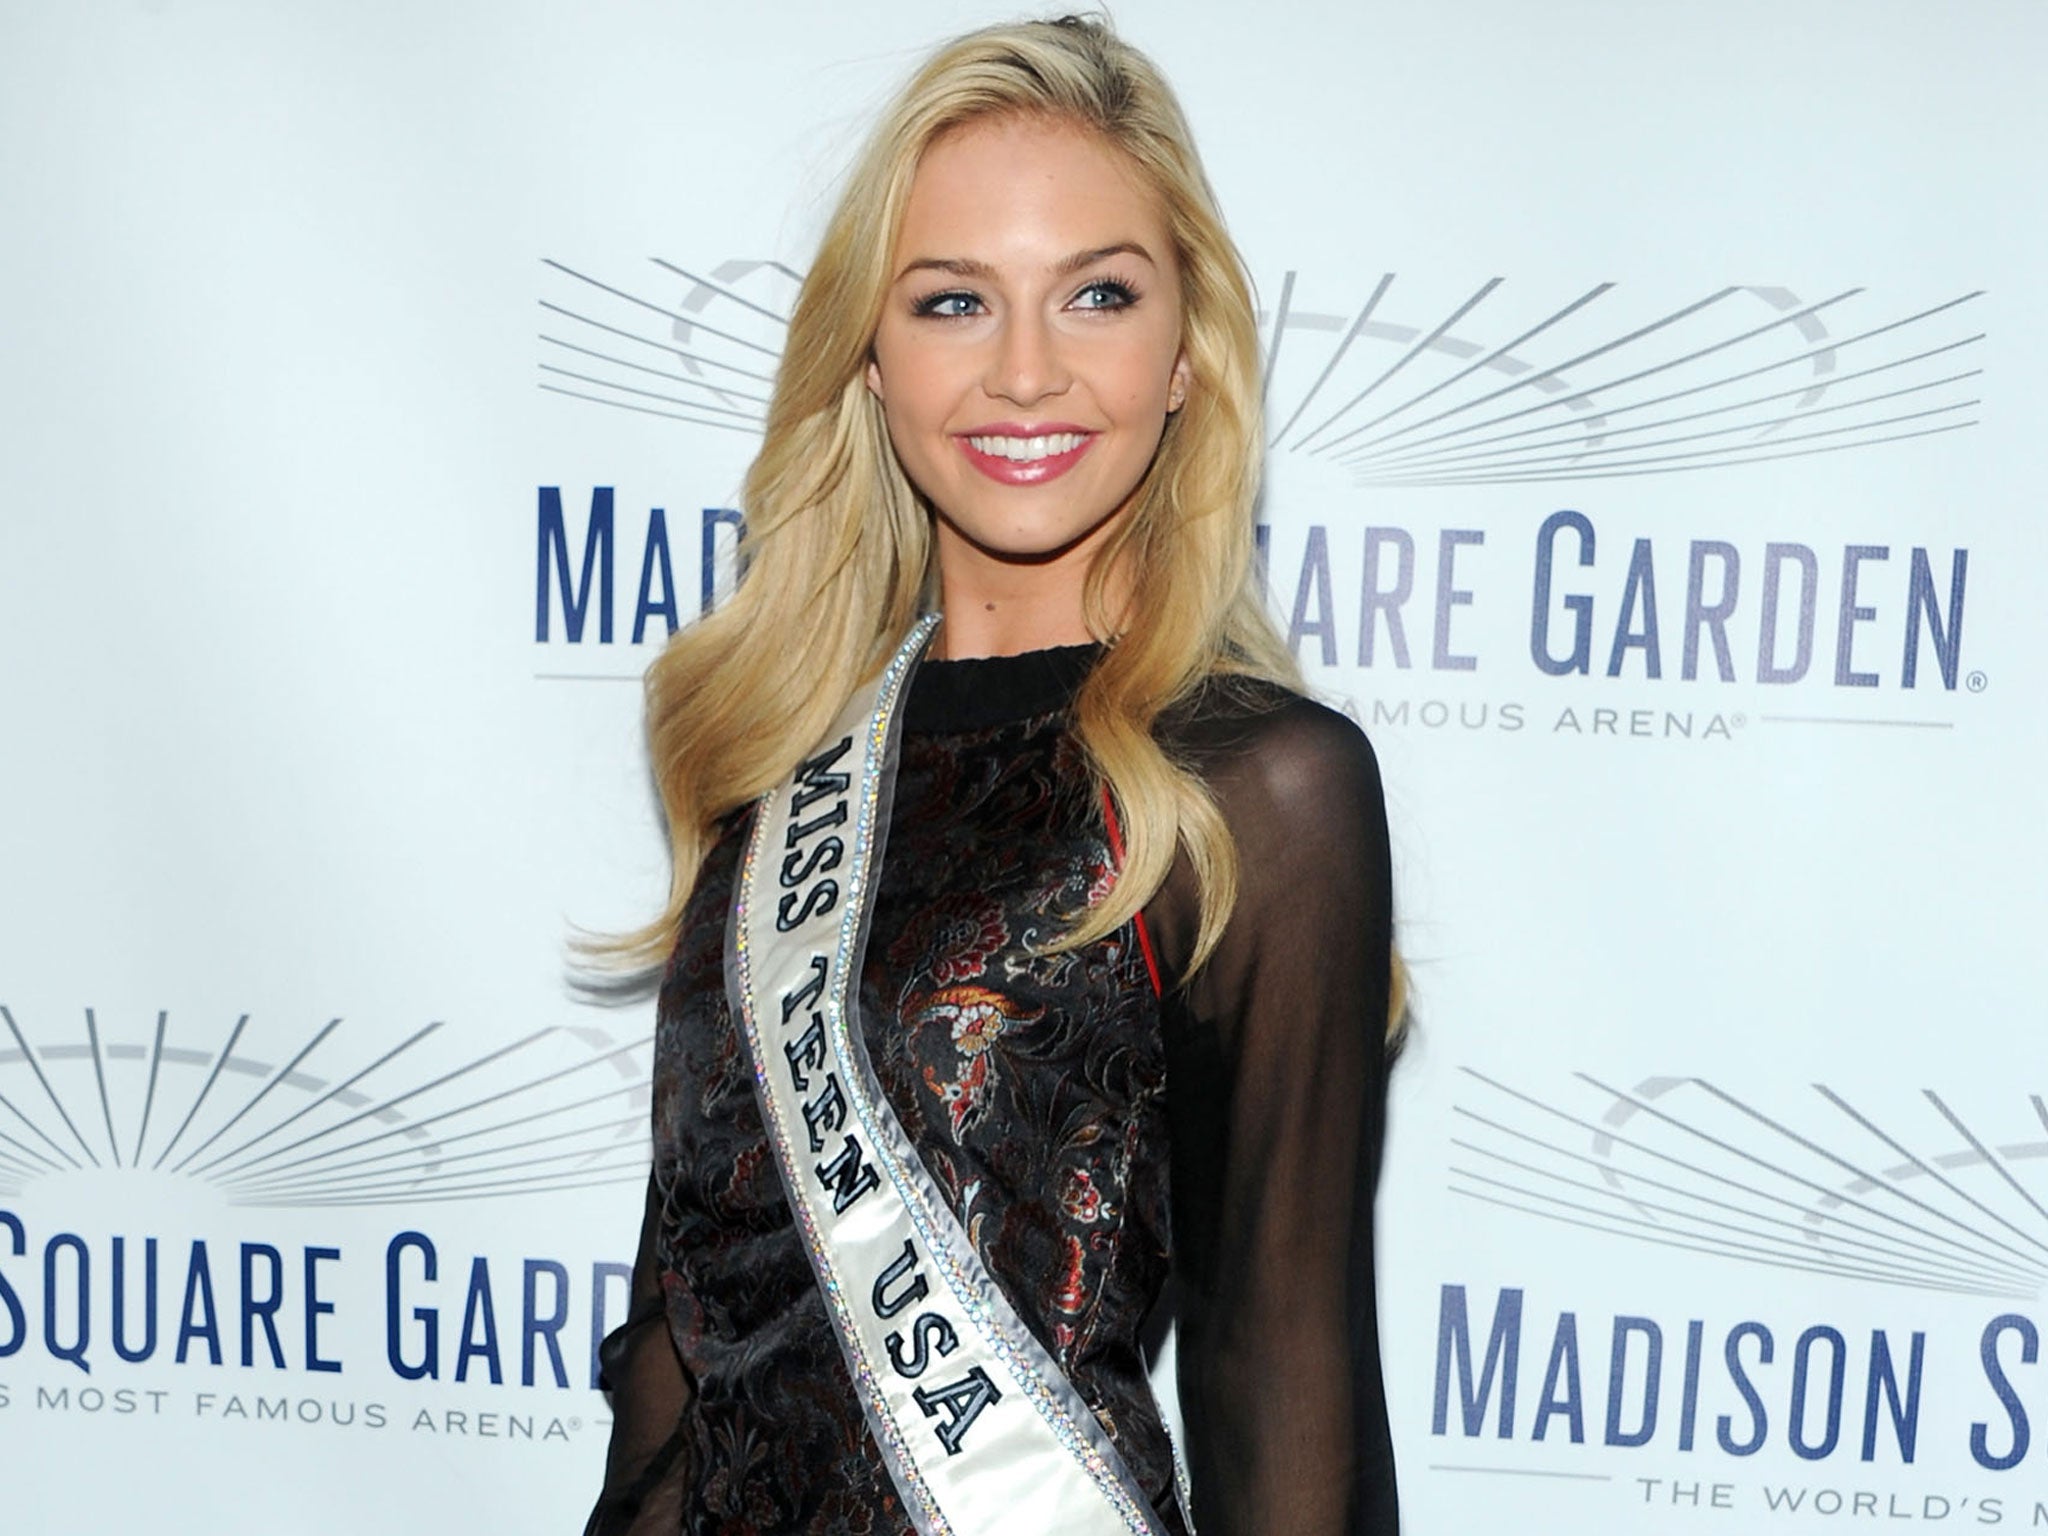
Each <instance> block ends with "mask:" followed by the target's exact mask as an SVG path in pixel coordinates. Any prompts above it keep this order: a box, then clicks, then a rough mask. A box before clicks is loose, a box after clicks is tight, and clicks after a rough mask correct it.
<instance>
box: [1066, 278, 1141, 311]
mask: <svg viewBox="0 0 2048 1536" xmlns="http://www.w3.org/2000/svg"><path fill="white" fill-rule="evenodd" d="M1073 302H1074V305H1075V307H1076V308H1078V309H1128V308H1130V307H1131V305H1133V304H1135V303H1137V302H1138V295H1137V292H1136V290H1134V289H1133V288H1132V287H1131V285H1130V284H1129V283H1124V282H1119V281H1118V280H1117V279H1115V278H1113V277H1105V278H1103V279H1101V280H1100V281H1098V282H1093V283H1090V284H1089V285H1088V286H1087V287H1086V288H1083V289H1082V290H1081V291H1080V292H1079V293H1077V294H1075V295H1074V299H1073Z"/></svg>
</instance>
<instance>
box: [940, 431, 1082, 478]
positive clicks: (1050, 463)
mask: <svg viewBox="0 0 2048 1536" xmlns="http://www.w3.org/2000/svg"><path fill="white" fill-rule="evenodd" d="M954 441H955V442H957V443H959V445H960V451H961V452H962V453H964V454H966V456H967V462H968V463H970V464H972V465H973V466H974V467H975V468H976V469H978V470H980V471H981V472H982V473H983V474H984V475H987V476H988V477H989V478H990V479H991V480H996V481H1000V482H1001V483H1002V484H1004V485H1040V484H1043V483H1044V482H1045V481H1047V480H1052V479H1056V478H1058V477H1059V476H1060V475H1063V474H1065V473H1066V472H1067V471H1068V470H1070V469H1072V468H1073V467H1074V465H1076V464H1077V463H1079V462H1080V460H1081V456H1082V455H1083V454H1085V453H1086V452H1087V451H1088V445H1089V444H1090V443H1092V442H1094V441H1095V434H1094V433H1093V432H1044V433H1038V434H1035V435H1033V436H1029V437H1026V436H1021V435H1016V434H1011V433H1002V432H975V433H967V434H962V435H961V436H959V437H956V438H955V439H954Z"/></svg>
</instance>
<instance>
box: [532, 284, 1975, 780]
mask: <svg viewBox="0 0 2048 1536" xmlns="http://www.w3.org/2000/svg"><path fill="white" fill-rule="evenodd" d="M799 280H800V274H798V273H797V272H796V271H795V270H793V269H792V268H790V267H788V266H785V265H783V264H782V263H779V262H772V261H727V262H723V263H721V264H718V265H715V266H709V267H707V268H705V269H703V270H701V271H698V270H692V269H690V268H687V267H684V266H680V265H677V264H675V263H672V262H669V261H667V260H663V259H656V260H654V261H653V262H652V263H651V264H649V265H648V266H646V267H645V268H642V269H640V270H638V271H636V272H634V273H632V274H630V275H620V274H618V273H616V272H613V271H610V270H608V269H607V270H605V271H602V272H600V271H595V270H592V269H590V268H589V267H587V266H585V265H572V264H569V263H565V262H560V261H555V260H552V259H550V260H547V261H545V262H544V263H543V283H542V295H541V297H540V300H539V313H540V322H541V323H540V325H539V326H538V328H537V333H536V348H537V352H538V359H537V383H538V386H539V388H540V389H542V390H543V391H546V392H548V393H549V394H551V395H553V396H555V397H557V398H560V399H562V400H564V401H566V402H573V403H574V405H575V407H576V408H577V409H588V408H590V407H593V406H596V407H604V408H607V409H609V410H611V411H614V412H625V413H630V414H634V415H638V416H643V417H646V418H648V419H649V421H650V424H651V425H653V426H655V427H656V428H657V429H659V430H671V429H672V430H675V431H677V432H681V433H685V434H688V435H689V436H690V437H693V438H694V439H695V440H696V441H698V442H699V443H709V442H715V441H718V440H721V439H724V440H732V441H735V442H737V443H738V444H739V445H740V452H741V455H742V457H743V456H744V452H745V450H746V447H747V445H748V444H749V443H750V442H751V441H752V440H755V439H758V436H759V433H760V431H761V426H762V422H763V420H764V418H765V412H766V408H767V402H768V397H769V391H770V389H771V388H772V383H773V378H774V372H775V368H776V366H777V364H778V362H779V360H780V355H781V348H782V344H783V341H784V339H785V336H786V332H787V324H788V312H789V306H790V304H791V302H792V300H793V298H794V295H795V293H796V290H797V285H798V282H799ZM1346 287H1347V285H1346V284H1343V283H1331V284H1317V283H1315V282H1313V281H1312V280H1311V279H1310V278H1309V277H1307V276H1305V275H1304V274H1302V273H1299V272H1294V271H1288V272H1285V273H1283V274H1282V275H1281V277H1280V281H1279V282H1278V284H1277V285H1275V290H1274V291H1273V292H1272V293H1271V295H1270V302H1269V304H1268V305H1267V307H1266V309H1265V310H1264V311H1263V312H1262V314H1261V316H1260V322H1261V327H1262V333H1263V345H1264V348H1265V362H1266V376H1267V385H1266V389H1267V398H1266V402H1265V404H1266V413H1267V420H1268V424H1269V436H1270V445H1269V459H1268V473H1267V480H1268V492H1267V495H1266V497H1265V500H1264V503H1263V507H1264V509H1265V510H1264V512H1263V513H1262V515H1263V516H1264V517H1265V518H1266V519H1267V523H1266V524H1265V525H1262V528H1261V539H1262V544H1263V545H1264V547H1265V550H1266V557H1267V565H1268V570H1267V575H1268V583H1269V590H1270V593H1271V597H1272V603H1273V608H1274V612H1275V615H1276V617H1277V618H1279V619H1280V620H1281V621H1282V622H1283V623H1284V624H1285V626H1286V629H1287V632H1288V636H1289V639H1290V641H1291V642H1292V644H1293V646H1294V648H1295V651H1296V653H1297V654H1298V655H1299V656H1300V657H1301V659H1302V661H1303V662H1304V664H1306V665H1307V666H1309V667H1310V669H1311V672H1312V674H1313V675H1315V676H1316V677H1317V679H1318V681H1319V682H1323V683H1327V684H1328V685H1330V686H1333V687H1336V688H1338V689H1340V690H1342V691H1343V692H1345V693H1348V694H1350V695H1351V696H1353V697H1354V698H1355V699H1356V700H1358V701H1359V706H1358V707H1359V708H1360V710H1361V718H1362V719H1363V720H1364V722H1365V723H1366V724H1367V726H1368V727H1369V728H1374V729H1379V730H1447V731H1468V732H1469V731H1490V732H1505V733H1516V732H1524V731H1527V732H1534V733H1544V734H1550V735H1553V736H1559V737H1569V738H1572V739H1577V740H1597V739H1603V738H1611V739H1622V738H1628V737H1635V738H1641V737H1646V736H1648V737H1656V738H1659V739H1663V740H1667V741H1707V742H1711V741H1729V740H1732V739H1734V738H1736V737H1737V736H1738V735H1742V734H1746V733H1750V732H1753V731H1754V730H1756V729H1758V728H1762V729H1780V730H1781V729H1784V728H1796V727H1802V726H1812V725H1816V724H1849V725H1855V724H1888V725H1892V724H1918V725H1931V726H1937V727H1942V728H1948V727H1952V726H1953V725H1955V724H1956V723H1957V721H1958V719H1959V718H1961V717H1962V716H1963V715H1965V714H1966V712H1967V700H1968V697H1969V696H1970V695H1972V694H1975V693H1979V692H1982V691H1983V690H1984V689H1985V688H1986V687H1987V686H1988V685H1989V680H1990V679H1989V673H1988V671H1987V670H1986V669H1985V668H1983V667H1980V666H1974V665H1972V664H1970V662H1968V661H1966V657H1967V656H1969V655H1970V654H1971V653H1970V651H1969V648H1968V646H1967V645H1966V626H1965V621H1966V618H1967V617H1968V615H1969V612H1970V608H1969V594H1970V586H1971V574H1972V572H1971V557H1972V551H1971V550H1970V549H1969V548H1968V547H1967V545H1963V544H1959V543H1957V542H1956V541H1955V540H1954V538H1953V536H1952V535H1951V534H1949V533H1947V532H1946V531H1944V526H1943V525H1944V523H1945V522H1946V521H1948V520H1947V519H1944V518H1940V517H1937V516H1935V515H1933V512H1934V510H1938V509H1930V512H1929V515H1927V516H1924V517H1919V516H1917V515H1916V518H1915V521H1914V523H1913V524H1912V526H1911V527H1910V528H1909V529H1908V531H1907V532H1906V533H1905V534H1903V535H1902V534H1901V533H1900V532H1899V528H1898V524H1897V522H1896V515H1895V514H1896V509H1892V512H1893V516H1892V517H1891V518H1890V520H1888V521H1887V522H1886V526H1884V527H1882V528H1880V527H1876V526H1866V524H1868V523H1869V517H1868V515H1867V514H1866V513H1864V512H1862V511H1861V510H1859V509H1856V508H1854V507H1850V508H1849V509H1848V510H1843V509H1841V508H1830V507H1822V508H1820V509H1819V510H1818V511H1817V512H1805V513H1770V514H1768V515H1766V514H1764V513H1758V514H1756V515H1754V516H1749V515H1741V514H1738V515H1735V516H1731V515H1730V513H1729V511H1728V504H1729V497H1730V495H1731V491H1730V487H1731V485H1748V486H1753V485H1754V484H1755V481H1754V479H1753V478H1752V479H1751V480H1749V481H1740V480H1739V479H1737V480H1731V478H1730V472H1732V471H1736V470H1739V469H1743V468H1744V467H1752V468H1753V467H1754V466H1772V465H1776V466H1779V471H1780V472H1790V471H1791V467H1792V466H1794V465H1795V464H1796V463H1797V462H1798V461H1814V462H1817V463H1825V462H1826V461H1828V460H1837V461H1841V462H1844V463H1869V462H1872V460H1871V456H1872V455H1891V456H1893V458H1892V460H1891V462H1910V461H1911V460H1912V458H1913V456H1915V455H1922V456H1924V455H1926V454H1928V453H1930V452H1938V451H1941V450H1940V449H1939V444H1940V442H1941V441H1942V440H1943V439H1951V438H1953V437H1954V436H1955V435H1956V434H1960V433H1967V432H1968V431H1969V430H1970V429H1971V428H1973V427H1975V426H1976V425H1977V424H1978V423H1979V420H1980V416H1981V411H1980V407H1981V404H1982V400H1981V393H1980V388H1979V386H1980V384H1981V380H1982V375H1983V346H1984V342H1985V333H1984V331H1983V330H1982V329H1981V324H1982V315H1981V311H1982V308H1983V297H1984V296H1983V295H1982V293H1981V292H1976V291H1962V292H1954V293H1944V294H1935V295H1930V296H1927V297H1926V298H1925V299H1923V300H1922V301H1920V302H1913V303H1899V302H1896V301H1891V300H1887V299H1885V298H1884V297H1882V296H1880V295H1876V294H1872V293H1870V292H1869V291H1867V290H1864V289H1861V288H1853V287H1851V288H1843V289H1840V290H1838V291H1833V292H1827V293H1820V294H1806V293H1795V292H1793V291H1792V290H1789V289H1786V288H1782V287H1768V286H1758V285H1729V286H1726V287H1722V288H1718V289H1713V290H1710V291H1707V292H1703V293H1694V294H1675V295H1659V294H1653V293H1647V292H1636V291H1632V290H1630V289H1629V288H1628V287H1626V286H1625V285H1621V284H1616V283H1605V282H1603V283H1594V284H1589V285H1587V286H1585V287H1583V288H1580V289H1576V290H1569V291H1567V290H1559V291H1555V292H1551V291H1542V290H1540V289H1538V288H1536V287H1533V286H1531V285H1527V284H1514V283H1511V282H1508V281H1505V280H1502V279H1498V278H1496V279H1492V280H1489V281H1486V282H1483V283H1479V284H1477V285H1476V286H1474V287H1472V288H1470V289H1469V290H1467V291H1461V292H1457V293H1454V294H1450V293H1445V292H1442V291H1440V288H1441V285H1436V284H1432V283H1430V282H1428V281H1426V280H1423V279H1416V278H1400V277H1398V276H1397V275H1396V274H1393V273H1388V274H1384V275H1381V276H1379V277H1377V278H1375V279H1373V280H1371V281H1368V282H1366V283H1363V284H1361V285H1358V291H1357V292H1356V293H1355V294H1353V295H1352V296H1351V299H1350V302H1349V304H1348V306H1346V307H1330V305H1329V295H1331V294H1332V293H1338V294H1341V293H1342V292H1343V291H1344V290H1345V288H1346ZM1319 293H1320V294H1322V295H1324V297H1321V298H1318V297H1317V296H1316V295H1317V294H1319ZM1901 456H1903V458H1902V457H1901ZM678 462H679V463H686V462H687V456H686V455H679V456H678ZM1763 472H1764V473H1767V474H1768V473H1771V472H1772V471H1770V470H1768V469H1766V470H1765V471H1763ZM673 492H674V493H675V494H670V493H668V492H665V491H663V490H659V489H656V488H643V487H635V488H624V487H619V486H615V485H588V484H583V485H572V484H561V483H551V484H543V485H540V486H539V487H538V488H537V491H536V495H535V499H534V502H533V503H532V505H531V507H530V508H529V509H528V512H527V514H526V515H527V516H530V517H532V519H533V521H532V522H530V523H525V526H526V528H528V529H529V530H531V533H532V537H533V544H532V546H531V547H532V548H533V549H534V552H535V560H534V566H533V572H534V586H533V592H534V642H535V644H536V646H537V647H538V655H537V658H536V675H537V676H540V677H545V678H550V679H580V678H594V677H631V676H637V674H638V671H639V669H640V667H641V666H642V665H644V661H645V656H646V655H647V654H648V653H647V651H646V650H645V649H644V648H645V647H648V646H651V645H654V644H658V643H659V642H660V641H661V640H662V639H664V638H665V637H666V636H667V634H668V633H669V632H670V631H671V630H672V629H674V628H675V627H676V626H677V625H679V624H681V623H683V622H686V621H687V620H688V619H689V618H690V617H692V616H694V615H695V614H696V613H699V612H701V611H703V610H705V609H706V608H708V607H709V606H710V605H711V604H712V603H713V602H715V601H716V600H717V597H718V594H719V593H720V592H721V591H723V590H725V589H726V588H727V585H728V584H729V583H730V581H731V580H732V579H733V553H734V547H735V545H736V543H737V538H738V532H739V529H740V526H741V519H740V515H739V513H738V512H736V511H735V510H733V509H731V508H730V507H726V506H722V505H714V504H711V503H712V501H713V500H714V499H715V498H707V497H704V496H690V495H689V491H688V487H681V486H679V487H675V488H673ZM677 495H680V496H681V497H683V498H686V499H683V500H682V501H681V503H680V505H678V504H677V499H676V497H677ZM1645 507H1648V508H1650V509H1651V510H1649V511H1645V510H1643V508H1645ZM1909 510H1910V509H1909ZM522 522H523V523H524V522H525V519H524V518H522ZM1752 525H1753V526H1752Z"/></svg>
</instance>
